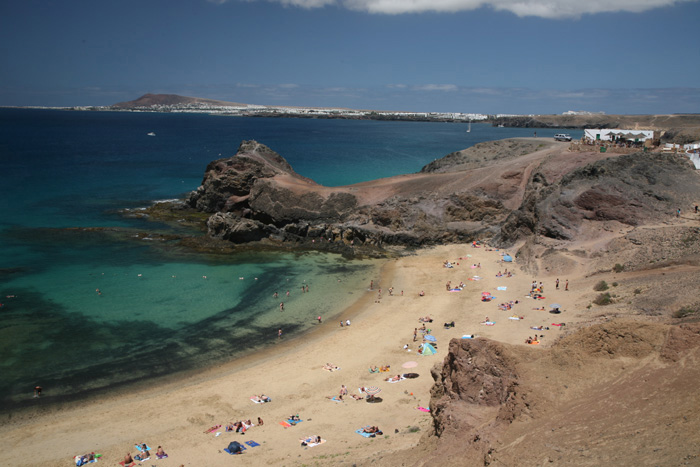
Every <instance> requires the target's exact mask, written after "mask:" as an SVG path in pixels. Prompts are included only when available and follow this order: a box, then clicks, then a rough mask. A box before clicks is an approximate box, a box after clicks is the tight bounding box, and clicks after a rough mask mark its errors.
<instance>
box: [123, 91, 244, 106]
mask: <svg viewBox="0 0 700 467" xmlns="http://www.w3.org/2000/svg"><path fill="white" fill-rule="evenodd" d="M168 105H170V106H186V105H188V106H217V107H246V106H247V105H248V104H240V103H237V102H226V101H217V100H214V99H204V98H201V97H186V96H178V95H177V94H144V95H143V96H141V97H139V98H138V99H135V100H133V101H127V102H119V103H117V104H114V105H113V106H112V107H114V108H116V109H138V108H150V107H154V106H168Z"/></svg>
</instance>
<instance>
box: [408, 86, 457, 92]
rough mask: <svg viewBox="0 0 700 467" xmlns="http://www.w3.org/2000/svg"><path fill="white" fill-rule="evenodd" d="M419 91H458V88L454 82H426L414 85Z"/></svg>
mask: <svg viewBox="0 0 700 467" xmlns="http://www.w3.org/2000/svg"><path fill="white" fill-rule="evenodd" d="M413 89H415V90H417V91H456V90H457V89H458V88H457V86H455V85H454V84H424V85H422V86H414V87H413Z"/></svg>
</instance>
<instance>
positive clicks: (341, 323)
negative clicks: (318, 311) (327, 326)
mask: <svg viewBox="0 0 700 467" xmlns="http://www.w3.org/2000/svg"><path fill="white" fill-rule="evenodd" d="M343 326H344V324H343V320H342V319H341V320H340V327H341V328H342V327H343Z"/></svg>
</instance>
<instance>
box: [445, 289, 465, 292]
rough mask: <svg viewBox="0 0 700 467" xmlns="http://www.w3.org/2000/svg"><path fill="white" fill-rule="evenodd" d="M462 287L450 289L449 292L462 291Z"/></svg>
mask: <svg viewBox="0 0 700 467" xmlns="http://www.w3.org/2000/svg"><path fill="white" fill-rule="evenodd" d="M461 291H462V289H450V290H449V291H448V292H461Z"/></svg>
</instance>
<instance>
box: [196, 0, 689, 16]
mask: <svg viewBox="0 0 700 467" xmlns="http://www.w3.org/2000/svg"><path fill="white" fill-rule="evenodd" d="M208 1H210V2H212V3H218V4H221V3H226V2H227V1H230V0H208ZM268 1H271V2H277V3H281V4H282V5H285V6H294V7H299V8H307V9H311V8H321V7H325V6H329V5H337V6H340V7H344V8H347V9H349V10H355V11H364V12H367V13H372V14H387V15H399V14H405V13H423V12H437V13H455V12H458V11H471V10H476V9H479V8H484V7H486V8H492V9H494V10H497V11H508V12H510V13H513V14H515V15H517V16H520V17H524V16H538V17H541V18H550V19H557V18H578V17H580V16H581V15H587V14H590V15H594V14H599V13H612V12H628V13H641V12H643V11H648V10H653V9H655V8H662V7H668V6H673V5H676V4H678V3H684V2H693V1H697V0H615V1H611V0H268Z"/></svg>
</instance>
